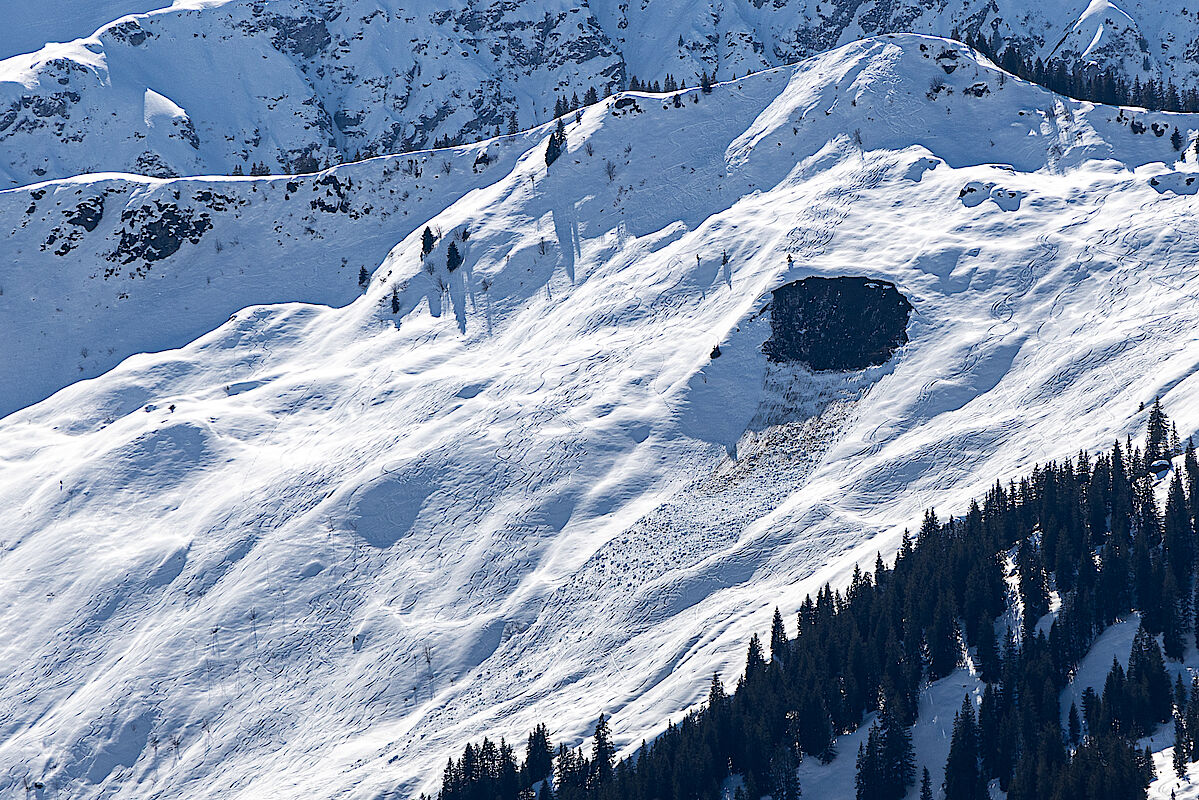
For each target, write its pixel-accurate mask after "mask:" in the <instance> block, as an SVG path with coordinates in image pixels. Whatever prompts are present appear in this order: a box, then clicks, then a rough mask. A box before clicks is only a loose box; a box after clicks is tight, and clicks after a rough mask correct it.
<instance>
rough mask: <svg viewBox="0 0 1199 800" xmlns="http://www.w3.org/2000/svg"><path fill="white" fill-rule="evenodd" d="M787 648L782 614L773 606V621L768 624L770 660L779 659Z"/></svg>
mask: <svg viewBox="0 0 1199 800" xmlns="http://www.w3.org/2000/svg"><path fill="white" fill-rule="evenodd" d="M786 648H787V629H786V628H784V627H783V615H782V614H780V613H779V609H778V606H775V607H774V621H773V622H772V623H771V625H770V660H771V661H779V660H781V658H782V655H783V653H784V652H785V651H786Z"/></svg>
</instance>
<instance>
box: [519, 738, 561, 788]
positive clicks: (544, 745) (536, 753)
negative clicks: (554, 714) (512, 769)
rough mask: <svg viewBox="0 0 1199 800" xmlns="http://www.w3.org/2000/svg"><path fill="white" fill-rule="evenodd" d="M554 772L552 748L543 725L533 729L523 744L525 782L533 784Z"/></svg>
mask: <svg viewBox="0 0 1199 800" xmlns="http://www.w3.org/2000/svg"><path fill="white" fill-rule="evenodd" d="M553 771H554V747H553V744H552V743H551V742H550V734H549V729H548V728H546V727H545V725H544V724H539V725H537V726H536V727H534V728H533V731H532V732H531V733H530V734H529V739H528V741H527V742H526V744H525V782H526V784H534V783H536V782H537V781H540V780H544V779H546V778H548V777H549V775H550V773H551V772H553Z"/></svg>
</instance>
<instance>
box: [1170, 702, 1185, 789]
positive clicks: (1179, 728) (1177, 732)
mask: <svg viewBox="0 0 1199 800" xmlns="http://www.w3.org/2000/svg"><path fill="white" fill-rule="evenodd" d="M1171 755H1172V757H1173V765H1174V774H1175V775H1177V776H1178V777H1179V778H1185V777H1186V774H1187V737H1186V730H1185V729H1184V728H1183V725H1182V720H1181V719H1179V718H1178V717H1175V718H1174V750H1173V753H1172V754H1171Z"/></svg>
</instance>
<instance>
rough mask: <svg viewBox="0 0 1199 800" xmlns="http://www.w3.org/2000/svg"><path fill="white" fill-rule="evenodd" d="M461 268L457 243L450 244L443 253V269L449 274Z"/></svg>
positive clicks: (460, 257) (460, 256)
mask: <svg viewBox="0 0 1199 800" xmlns="http://www.w3.org/2000/svg"><path fill="white" fill-rule="evenodd" d="M460 266H462V254H461V253H460V252H458V243H457V242H450V246H449V249H447V250H446V253H445V268H446V269H447V270H449V271H450V272H453V271H454V270H456V269H458V267H460Z"/></svg>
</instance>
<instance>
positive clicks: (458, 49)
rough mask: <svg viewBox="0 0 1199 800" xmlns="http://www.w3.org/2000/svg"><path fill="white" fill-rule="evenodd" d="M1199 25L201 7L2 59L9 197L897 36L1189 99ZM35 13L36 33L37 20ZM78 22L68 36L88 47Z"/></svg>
mask: <svg viewBox="0 0 1199 800" xmlns="http://www.w3.org/2000/svg"><path fill="white" fill-rule="evenodd" d="M25 5H26V6H28V4H25ZM1084 5H1085V4H1084ZM101 7H103V8H107V7H109V6H108V5H107V4H99V5H98V6H97V8H101ZM136 8H137V7H136V6H128V7H127V6H124V5H113V6H112V9H113V12H114V13H116V12H118V11H133V10H135V9H136ZM1194 13H1195V12H1194V11H1193V10H1189V9H1188V8H1187V7H1186V3H1185V2H1183V0H1165V1H1164V2H1152V3H1147V2H1142V3H1127V4H1125V3H1121V4H1119V5H1116V4H1112V3H1109V2H1106V0H1103V1H1102V2H1101V1H1100V0H1096V2H1094V3H1091V4H1090V5H1085V8H1084V9H1081V10H1080V8H1079V4H1078V3H1074V2H1069V3H1067V2H1061V1H1058V2H1049V3H1028V2H1025V0H998V1H997V2H992V1H991V0H970V2H966V3H962V4H954V3H950V2H948V0H935V1H934V2H926V3H912V2H888V3H877V2H864V1H863V0H832V2H817V1H816V0H775V2H770V3H766V2H761V0H716V2H713V3H708V4H696V3H694V2H692V0H656V2H648V0H647V1H646V2H642V3H640V4H629V3H626V2H616V1H615V0H591V2H589V3H572V2H566V1H565V0H536V1H535V2H522V3H510V2H502V1H501V0H494V2H490V3H482V4H481V3H477V2H474V0H471V1H470V2H461V1H459V2H455V3H450V4H440V5H436V7H432V6H429V5H428V4H419V3H418V4H410V3H399V2H387V3H375V2H364V0H272V1H271V2H261V0H203V2H200V0H193V1H192V2H183V3H177V4H175V5H174V6H173V7H171V8H169V9H165V10H160V11H155V12H153V13H143V14H137V15H134V16H130V17H125V18H121V19H119V20H116V21H114V22H113V23H112V24H111V25H109V26H107V27H106V28H104V29H103V30H100V31H98V32H97V33H96V35H95V36H94V37H91V38H88V39H83V40H79V41H74V42H72V43H69V44H52V45H48V46H47V47H45V48H44V49H41V50H38V51H37V52H34V53H31V54H25V55H20V56H14V57H12V58H9V59H8V60H6V61H3V62H0V145H2V147H3V151H2V152H3V158H2V159H0V182H3V183H4V184H5V185H6V186H13V185H19V184H25V183H29V182H31V181H36V180H39V179H42V178H56V177H65V176H68V175H74V174H79V173H84V172H98V171H108V170H117V171H131V172H138V173H142V174H147V175H153V176H159V177H162V176H171V175H192V174H230V173H231V172H232V171H233V170H234V168H235V167H239V166H240V167H242V168H243V169H244V171H245V172H247V173H248V172H249V170H250V168H251V166H252V165H255V164H259V163H262V164H265V165H266V166H267V167H268V168H270V169H271V170H272V171H275V172H301V171H302V172H308V171H313V170H316V169H319V168H322V167H326V166H330V165H333V164H337V163H341V162H343V161H347V160H350V159H352V158H354V157H355V156H356V155H361V156H366V155H373V154H382V153H394V152H400V151H404V150H411V149H414V148H415V147H425V146H429V145H431V144H432V143H434V142H435V141H437V140H440V139H442V138H443V137H448V138H449V139H450V140H452V141H477V140H479V139H482V138H486V137H487V136H489V135H491V134H492V133H494V132H495V130H496V129H497V127H498V128H500V129H502V130H504V131H506V130H508V129H509V124H510V121H511V119H512V117H513V116H515V120H516V122H517V124H518V127H521V128H523V127H528V126H531V125H535V124H539V123H541V122H544V121H546V120H548V119H549V118H550V116H551V114H552V109H553V107H554V102H555V99H556V98H557V97H558V96H559V94H562V95H564V96H567V97H569V96H572V95H573V96H577V97H580V98H581V97H583V96H584V95H585V92H586V90H587V89H588V88H589V87H595V88H596V89H598V90H600V91H601V92H602V91H603V90H604V89H605V88H606V87H612V88H621V87H622V86H624V85H625V82H626V81H627V80H628V79H629V78H630V77H631V76H633V75H637V76H640V77H641V78H642V79H650V80H654V79H659V80H660V79H662V78H664V77H665V76H666V75H667V74H672V75H674V76H675V77H676V78H679V79H681V80H683V81H685V82H686V83H688V84H689V85H692V86H694V85H696V83H697V82H698V76H699V74H700V73H701V71H705V70H706V71H712V70H716V71H717V72H718V74H720V75H721V76H724V77H729V76H735V75H743V74H745V73H746V72H748V71H752V70H760V69H763V68H767V67H771V66H776V65H779V64H783V63H789V62H793V61H796V60H798V59H800V58H803V57H807V56H810V55H812V54H815V53H817V52H820V51H823V50H826V49H828V48H831V47H833V46H835V45H837V44H844V43H847V42H850V41H853V40H856V39H858V38H861V37H863V36H869V35H875V34H879V33H884V32H896V31H918V32H923V33H931V34H936V35H941V36H947V35H951V34H953V33H954V32H959V33H960V34H962V35H965V34H967V33H968V34H970V35H971V36H980V35H981V37H982V38H985V39H988V40H993V41H994V42H996V43H997V44H998V43H1000V42H1018V43H1020V45H1021V46H1022V47H1023V48H1025V49H1026V50H1027V51H1029V52H1035V53H1037V54H1039V55H1041V56H1043V57H1049V56H1051V55H1053V56H1057V57H1061V58H1064V59H1066V60H1072V59H1073V58H1076V57H1081V58H1085V59H1087V60H1092V61H1096V62H1098V63H1100V64H1102V65H1104V66H1112V67H1114V68H1116V69H1117V70H1118V71H1119V72H1120V73H1122V74H1124V75H1125V76H1127V77H1128V80H1129V82H1130V83H1131V82H1132V79H1133V77H1138V76H1139V77H1141V78H1145V77H1148V76H1153V77H1155V78H1157V79H1159V80H1160V79H1162V78H1163V77H1165V78H1174V79H1175V80H1177V81H1178V82H1179V83H1180V84H1181V85H1182V86H1184V87H1185V86H1192V85H1194V82H1195V80H1196V75H1197V74H1199V28H1197V26H1196V24H1195V19H1194V17H1193V14H1194ZM15 15H16V19H17V20H18V22H17V26H18V28H20V27H21V23H20V20H22V19H24V18H26V17H29V16H30V15H31V12H30V11H29V8H26V7H24V6H23V7H22V9H21V10H19V11H18V12H15ZM52 19H53V17H52V16H39V20H41V21H42V23H43V24H44V25H47V26H48V25H51V24H52V23H51V22H50V20H52ZM89 19H90V18H89ZM66 20H67V21H66V22H64V23H63V28H62V32H61V33H60V34H54V35H53V36H52V38H55V39H57V38H69V37H72V36H78V35H85V31H81V30H79V28H78V25H79V21H78V19H76V15H74V14H71V15H66ZM680 20H682V21H684V22H683V23H682V24H680V23H679V21H680ZM39 30H41V28H39Z"/></svg>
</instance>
